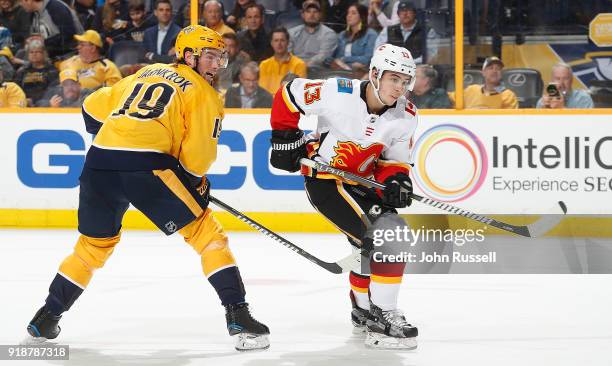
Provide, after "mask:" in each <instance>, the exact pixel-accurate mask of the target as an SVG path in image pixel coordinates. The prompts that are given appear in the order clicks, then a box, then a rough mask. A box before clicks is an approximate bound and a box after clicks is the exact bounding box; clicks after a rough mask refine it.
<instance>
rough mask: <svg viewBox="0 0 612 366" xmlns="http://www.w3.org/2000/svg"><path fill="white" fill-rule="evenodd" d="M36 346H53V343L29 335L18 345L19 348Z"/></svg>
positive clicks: (43, 338)
mask: <svg viewBox="0 0 612 366" xmlns="http://www.w3.org/2000/svg"><path fill="white" fill-rule="evenodd" d="M37 344H49V345H51V344H55V343H54V342H51V341H49V340H48V339H47V338H45V337H33V336H31V335H28V336H26V337H25V338H24V339H23V340H22V341H21V342H19V345H21V346H34V345H37Z"/></svg>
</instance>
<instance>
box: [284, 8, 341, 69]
mask: <svg viewBox="0 0 612 366" xmlns="http://www.w3.org/2000/svg"><path fill="white" fill-rule="evenodd" d="M302 20H303V21H304V24H302V25H298V26H296V27H293V28H291V29H289V36H290V39H291V43H290V45H289V50H290V51H291V52H292V53H293V54H294V55H296V56H297V57H299V58H301V59H302V60H304V61H305V62H306V66H308V68H317V67H322V66H323V62H324V61H325V60H326V59H328V58H329V57H331V56H332V54H333V53H334V50H335V49H336V46H337V45H338V35H337V34H336V33H335V32H334V31H333V30H331V29H330V28H329V27H327V26H325V25H323V24H321V4H320V3H319V1H317V0H306V1H304V3H303V4H302Z"/></svg>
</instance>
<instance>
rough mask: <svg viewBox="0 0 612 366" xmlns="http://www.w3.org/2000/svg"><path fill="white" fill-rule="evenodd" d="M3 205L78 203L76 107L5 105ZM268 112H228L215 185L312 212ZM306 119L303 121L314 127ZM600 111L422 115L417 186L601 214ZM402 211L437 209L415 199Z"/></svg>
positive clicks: (80, 158)
mask: <svg viewBox="0 0 612 366" xmlns="http://www.w3.org/2000/svg"><path fill="white" fill-rule="evenodd" d="M1 116H2V117H1V122H0V141H1V143H0V168H1V169H2V172H3V178H2V180H1V181H0V191H1V192H2V194H1V195H0V208H1V209H11V208H18V209H76V207H77V203H78V200H77V198H78V177H79V174H80V170H81V167H82V164H83V162H84V158H85V154H86V151H87V149H88V147H89V145H90V144H91V140H92V136H91V135H89V134H88V133H87V132H85V129H84V126H83V123H82V121H81V117H80V115H79V114H74V113H73V114H29V113H28V114H2V115H1ZM268 121H269V116H268V115H266V114H234V115H232V114H229V115H227V116H226V117H225V119H224V121H223V132H222V134H221V137H220V140H219V153H218V160H217V162H216V163H215V164H214V166H213V168H212V170H211V171H210V175H209V177H210V179H211V181H212V187H213V192H214V194H215V195H216V196H217V197H218V198H220V199H228V200H230V201H233V202H235V203H236V205H238V207H237V208H239V209H240V210H243V211H248V212H314V210H313V209H312V208H311V206H310V204H309V203H308V200H307V198H306V195H305V194H304V192H303V178H302V177H301V176H299V174H297V173H296V174H287V173H285V172H282V171H279V170H276V169H274V168H272V167H271V166H270V165H269V163H268V156H269V149H270V145H269V136H270V131H269V122H268ZM315 122H316V121H315V120H305V121H302V122H301V125H300V127H302V128H303V129H305V130H308V129H312V128H313V127H314V123H315ZM609 122H610V121H609V116H605V115H520V116H519V115H463V114H458V115H425V116H421V119H420V122H419V127H418V129H417V133H416V136H415V139H414V146H413V158H414V169H413V171H412V178H413V181H414V184H415V192H416V193H419V194H421V195H423V196H426V197H430V198H432V199H435V200H438V201H443V202H448V203H451V204H453V205H456V206H459V207H462V208H465V209H467V210H470V211H473V212H477V213H482V214H546V213H556V211H555V210H557V207H558V205H557V204H556V202H557V201H563V202H565V204H566V205H567V207H568V213H570V214H593V215H598V214H607V213H609V212H610V207H609V202H611V200H610V197H611V195H612V124H610V123H609ZM406 213H440V211H439V210H438V209H436V208H434V207H430V206H426V205H420V204H418V203H415V204H413V205H412V206H411V207H410V208H408V209H406Z"/></svg>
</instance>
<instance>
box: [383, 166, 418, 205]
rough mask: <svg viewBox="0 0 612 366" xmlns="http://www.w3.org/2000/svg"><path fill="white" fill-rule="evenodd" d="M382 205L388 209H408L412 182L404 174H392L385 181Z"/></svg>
mask: <svg viewBox="0 0 612 366" xmlns="http://www.w3.org/2000/svg"><path fill="white" fill-rule="evenodd" d="M385 185H386V187H385V190H384V191H383V204H384V205H386V206H390V207H397V208H402V207H408V206H410V204H411V203H412V198H410V195H411V194H412V180H410V177H409V176H408V175H407V174H405V173H397V174H394V175H392V176H390V177H388V178H387V179H385Z"/></svg>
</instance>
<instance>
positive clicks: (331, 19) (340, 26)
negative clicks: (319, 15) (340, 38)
mask: <svg viewBox="0 0 612 366" xmlns="http://www.w3.org/2000/svg"><path fill="white" fill-rule="evenodd" d="M327 1H328V5H329V6H328V8H327V9H326V11H325V12H324V13H323V15H324V16H323V23H325V24H326V25H327V26H328V27H330V28H331V29H333V31H334V32H336V33H340V32H342V31H343V30H344V29H346V24H345V21H346V12H347V11H348V8H349V6H351V5H353V4H355V3H357V0H331V1H329V0H327ZM366 15H367V8H366Z"/></svg>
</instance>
